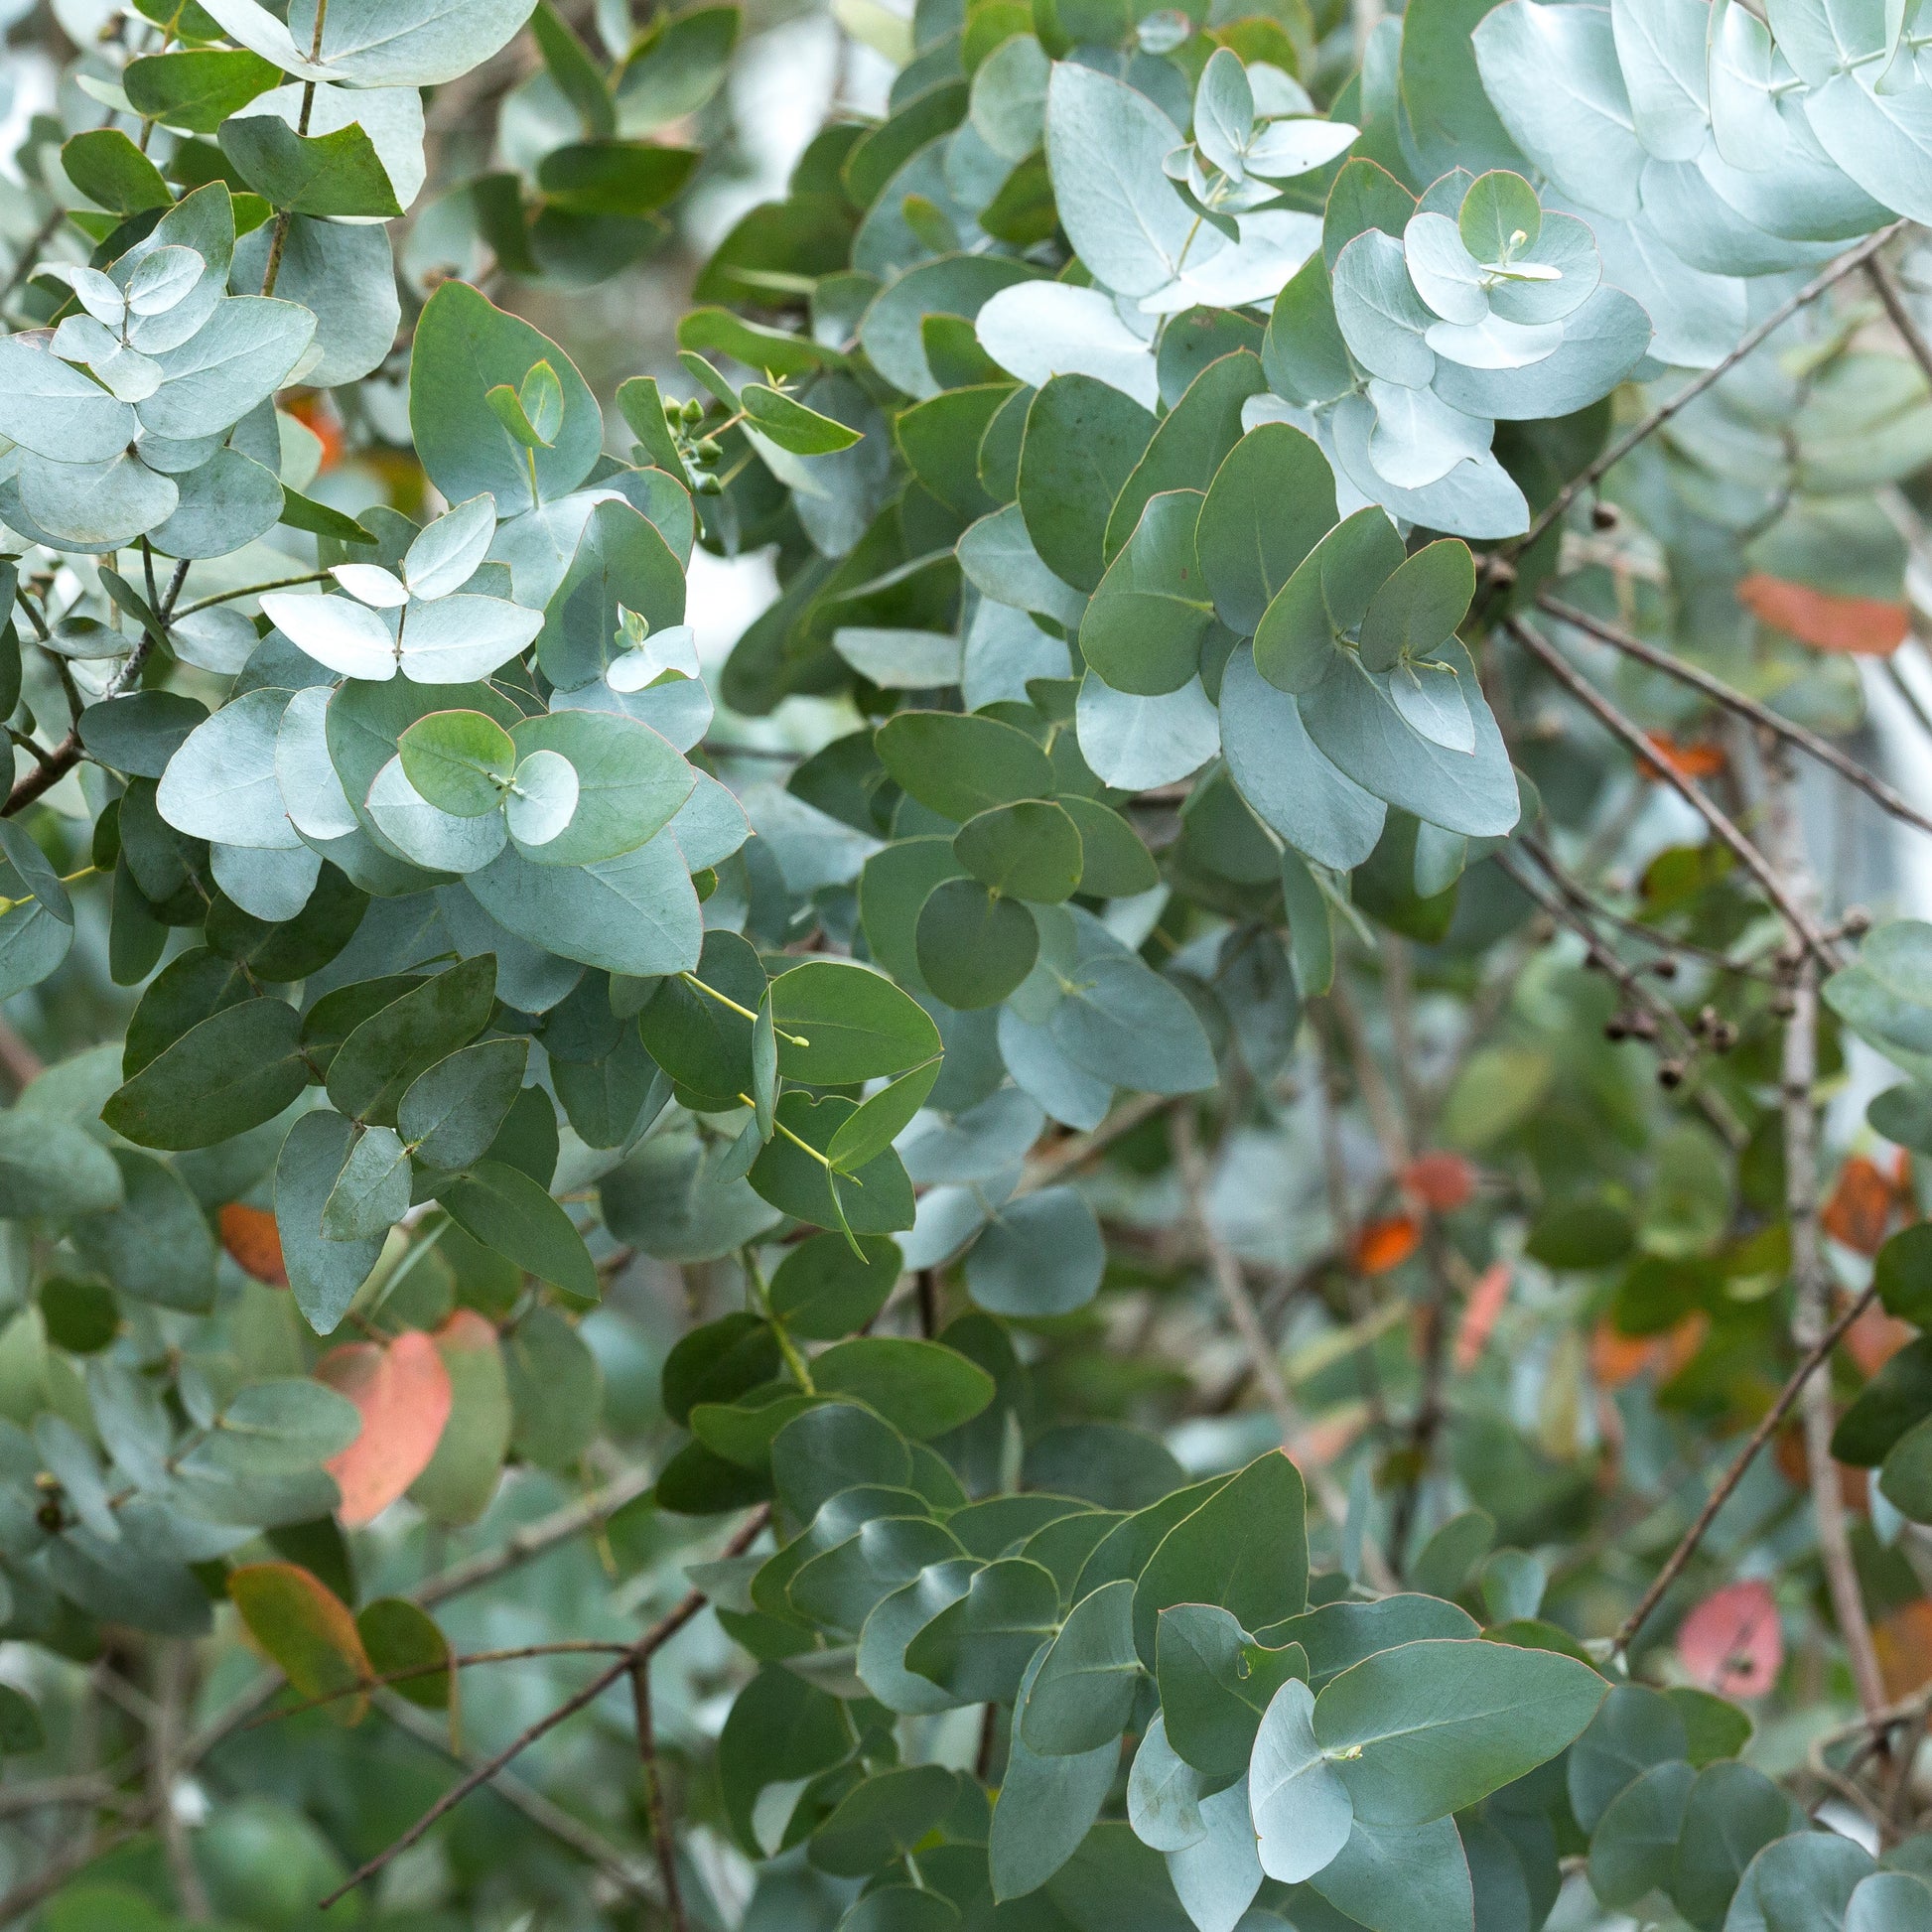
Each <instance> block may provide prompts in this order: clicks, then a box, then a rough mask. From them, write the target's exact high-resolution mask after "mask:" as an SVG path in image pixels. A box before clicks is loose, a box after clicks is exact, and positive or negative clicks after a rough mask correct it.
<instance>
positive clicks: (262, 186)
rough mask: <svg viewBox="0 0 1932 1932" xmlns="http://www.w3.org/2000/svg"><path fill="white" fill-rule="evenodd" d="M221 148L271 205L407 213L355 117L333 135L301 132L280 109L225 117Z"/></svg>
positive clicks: (297, 210)
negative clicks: (354, 120) (287, 119)
mask: <svg viewBox="0 0 1932 1932" xmlns="http://www.w3.org/2000/svg"><path fill="white" fill-rule="evenodd" d="M217 138H218V139H219V141H220V143H221V152H222V153H223V154H224V155H226V156H227V158H228V159H229V160H230V161H231V162H232V163H233V164H234V167H235V171H236V173H237V174H239V175H240V176H241V178H242V180H243V181H245V182H246V183H247V184H248V186H249V187H250V188H252V189H253V190H254V191H255V193H256V194H257V195H259V196H261V198H262V199H263V200H264V201H265V202H267V203H268V204H269V206H270V207H276V208H281V209H285V210H287V211H288V212H290V213H294V214H319V215H337V216H340V215H374V214H380V215H395V214H400V213H401V212H402V204H401V203H400V202H398V201H397V200H396V191H395V189H394V188H393V187H392V186H391V185H390V181H389V175H388V171H387V170H386V169H385V168H384V167H383V165H382V161H381V158H380V157H379V156H378V155H377V153H376V151H375V143H374V142H373V141H371V140H370V139H369V136H368V133H367V131H366V130H365V129H363V128H362V127H361V126H360V125H358V124H357V123H355V122H353V121H351V122H350V123H349V125H348V126H346V127H339V128H338V129H337V130H336V131H335V132H334V133H333V134H315V135H307V134H298V133H297V132H296V131H295V129H294V128H292V127H290V126H289V125H288V123H287V122H286V121H283V120H281V119H280V118H279V117H277V116H276V115H274V114H249V115H246V116H244V117H242V118H240V119H233V120H227V121H223V122H222V123H221V128H220V133H219V135H218V137H217Z"/></svg>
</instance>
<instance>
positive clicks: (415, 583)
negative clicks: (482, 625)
mask: <svg viewBox="0 0 1932 1932" xmlns="http://www.w3.org/2000/svg"><path fill="white" fill-rule="evenodd" d="M495 534H496V499H495V498H494V497H493V496H491V495H490V494H489V493H488V491H486V490H485V491H484V492H483V494H482V495H481V496H473V497H471V498H470V500H469V501H468V502H467V503H459V504H457V506H456V507H455V508H454V509H452V510H450V511H449V512H448V513H447V514H445V515H443V516H439V517H438V518H437V519H436V521H435V522H434V523H429V524H426V525H425V526H424V527H423V529H422V530H421V531H420V532H419V533H418V535H417V537H416V539H415V541H414V542H413V543H411V544H410V546H409V550H408V554H407V555H405V556H404V558H403V560H402V576H403V582H404V583H406V584H407V585H408V586H409V593H410V595H411V596H412V597H420V598H423V599H425V600H430V599H434V598H439V597H448V596H449V595H450V593H451V592H452V591H460V590H461V589H462V588H463V587H464V585H465V584H467V583H468V582H469V581H470V579H471V578H472V577H474V576H475V575H476V574H477V566H478V565H479V564H481V563H482V562H483V558H484V556H485V555H486V554H487V552H488V550H489V541H490V538H491V537H493V536H494V535H495Z"/></svg>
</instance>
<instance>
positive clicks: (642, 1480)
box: [409, 1469, 651, 1609]
mask: <svg viewBox="0 0 1932 1932" xmlns="http://www.w3.org/2000/svg"><path fill="white" fill-rule="evenodd" d="M650 1485H651V1477H650V1475H649V1474H648V1473H647V1472H646V1471H645V1470H643V1469H629V1470H626V1471H625V1472H624V1473H623V1474H622V1475H621V1476H618V1477H616V1478H615V1479H614V1480H612V1481H610V1482H607V1483H606V1484H605V1485H604V1487H603V1488H601V1489H595V1490H593V1491H592V1492H591V1493H590V1494H589V1495H588V1496H585V1497H583V1498H582V1499H581V1500H580V1501H578V1502H574V1503H566V1504H565V1505H564V1507H563V1508H562V1509H554V1510H552V1511H551V1512H550V1514H549V1515H548V1516H539V1517H538V1518H537V1520H536V1521H535V1522H534V1523H525V1524H524V1525H523V1527H522V1528H521V1529H520V1530H517V1531H515V1532H513V1533H512V1534H511V1535H510V1536H509V1537H508V1538H506V1539H505V1540H504V1542H503V1543H502V1544H501V1545H499V1546H498V1547H497V1548H496V1549H494V1550H485V1551H484V1552H483V1554H482V1555H481V1556H475V1557H468V1558H466V1559H465V1560H464V1561H463V1562H462V1563H458V1564H453V1565H452V1566H451V1567H450V1568H449V1569H448V1570H445V1571H444V1572H442V1574H441V1575H439V1576H435V1577H431V1578H430V1579H429V1580H428V1581H427V1582H426V1583H423V1584H421V1585H419V1586H418V1587H416V1588H415V1589H413V1590H411V1591H410V1593H409V1594H410V1597H411V1600H412V1601H414V1602H417V1603H420V1604H421V1605H422V1606H423V1608H424V1609H430V1608H432V1607H433V1606H434V1605H436V1604H438V1603H442V1602H445V1601H447V1600H448V1599H449V1598H450V1597H452V1596H458V1595H461V1594H462V1593H463V1592H464V1591H465V1590H471V1589H475V1588H476V1587H478V1586H479V1585H480V1584H487V1583H491V1582H493V1581H494V1580H495V1579H496V1578H498V1577H500V1576H502V1575H503V1573H504V1572H505V1571H508V1570H515V1569H518V1568H519V1567H520V1566H522V1565H523V1564H526V1563H528V1562H529V1561H530V1559H531V1558H532V1557H539V1556H541V1555H542V1554H543V1553H544V1551H546V1550H549V1549H551V1548H553V1547H554V1546H555V1545H557V1544H559V1543H563V1542H567V1541H568V1540H569V1539H570V1538H571V1537H573V1536H577V1535H580V1534H581V1533H582V1532H583V1531H585V1530H587V1529H589V1528H591V1526H592V1525H593V1524H596V1523H601V1522H603V1521H604V1520H605V1519H606V1518H608V1517H611V1516H615V1515H616V1514H617V1513H618V1511H619V1510H621V1508H622V1507H623V1506H624V1504H625V1503H627V1502H633V1501H635V1500H636V1498H637V1497H639V1496H641V1495H642V1494H643V1493H644V1491H645V1490H647V1489H648V1488H649V1487H650Z"/></svg>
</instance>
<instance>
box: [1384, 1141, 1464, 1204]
mask: <svg viewBox="0 0 1932 1932" xmlns="http://www.w3.org/2000/svg"><path fill="white" fill-rule="evenodd" d="M1475 1190H1476V1171H1475V1169H1474V1167H1473V1166H1471V1164H1470V1163H1469V1162H1467V1161H1465V1160H1464V1159H1463V1158H1462V1157H1461V1155H1459V1154H1445V1153H1442V1152H1440V1151H1438V1152H1437V1153H1434V1154H1419V1155H1417V1156H1416V1158H1415V1159H1414V1160H1413V1161H1411V1162H1410V1163H1409V1165H1408V1166H1407V1167H1406V1168H1404V1169H1403V1171H1402V1191H1403V1192H1404V1193H1405V1194H1407V1195H1408V1196H1409V1198H1410V1199H1411V1200H1412V1201H1414V1202H1415V1203H1416V1204H1417V1205H1418V1206H1419V1207H1430V1208H1434V1209H1435V1210H1436V1212H1437V1213H1438V1214H1448V1213H1449V1212H1451V1211H1452V1210H1453V1209H1455V1208H1458V1207H1461V1206H1463V1205H1464V1204H1465V1203H1466V1202H1467V1201H1468V1200H1469V1199H1470V1197H1471V1196H1472V1195H1473V1194H1474V1193H1475Z"/></svg>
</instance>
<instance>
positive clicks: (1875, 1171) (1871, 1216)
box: [1819, 1154, 1892, 1255]
mask: <svg viewBox="0 0 1932 1932" xmlns="http://www.w3.org/2000/svg"><path fill="white" fill-rule="evenodd" d="M1891 1209H1892V1184H1891V1181H1890V1180H1889V1179H1888V1178H1887V1177H1886V1176H1885V1174H1884V1173H1883V1171H1882V1170H1881V1169H1880V1168H1878V1167H1877V1166H1876V1165H1875V1164H1874V1163H1873V1162H1870V1161H1867V1160H1866V1159H1865V1158H1864V1156H1863V1155H1862V1154H1855V1155H1853V1156H1852V1158H1851V1159H1850V1160H1849V1161H1847V1162H1846V1164H1845V1166H1844V1167H1843V1168H1841V1169H1840V1170H1839V1175H1838V1185H1837V1186H1836V1187H1834V1188H1833V1189H1832V1197H1831V1199H1830V1200H1828V1201H1827V1202H1826V1203H1825V1211H1824V1213H1823V1214H1821V1215H1820V1216H1819V1219H1820V1221H1821V1222H1822V1223H1823V1225H1824V1229H1825V1232H1826V1233H1827V1234H1829V1235H1830V1236H1831V1237H1832V1239H1833V1240H1834V1241H1839V1242H1843V1243H1844V1245H1845V1246H1846V1247H1848V1248H1850V1249H1852V1250H1854V1252H1856V1253H1858V1254H1862V1255H1875V1254H1876V1253H1877V1252H1878V1250H1879V1249H1880V1248H1882V1247H1883V1246H1884V1245H1885V1228H1886V1225H1887V1224H1888V1223H1889V1221H1890V1220H1891Z"/></svg>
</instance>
